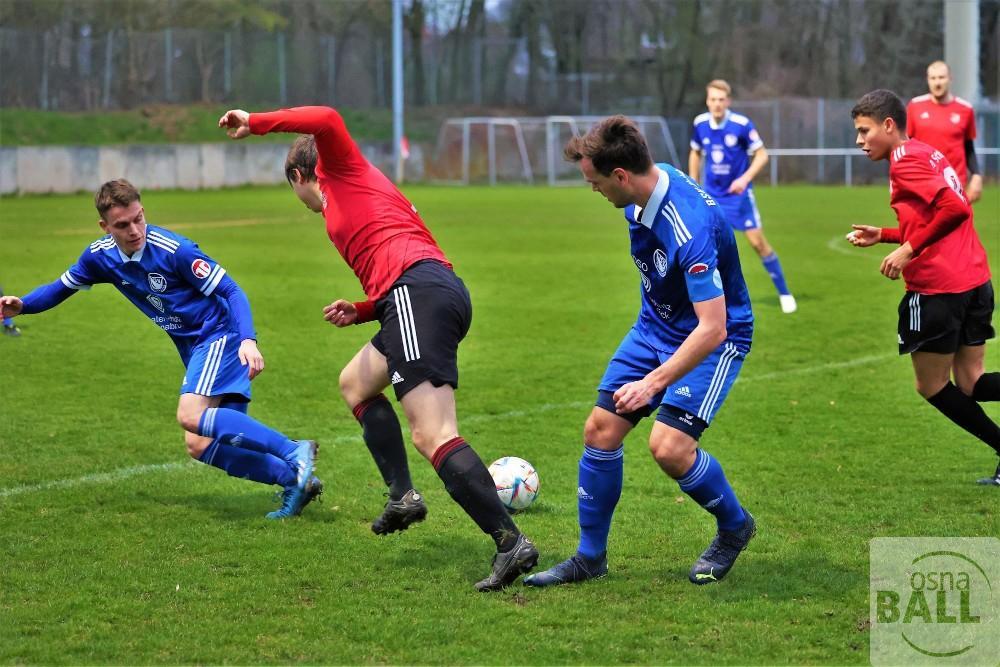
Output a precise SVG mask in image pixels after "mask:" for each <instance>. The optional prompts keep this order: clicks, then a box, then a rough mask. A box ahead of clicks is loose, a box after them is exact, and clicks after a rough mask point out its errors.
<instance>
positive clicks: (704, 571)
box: [688, 510, 757, 586]
mask: <svg viewBox="0 0 1000 667" xmlns="http://www.w3.org/2000/svg"><path fill="white" fill-rule="evenodd" d="M743 513H744V514H746V516H747V522H746V523H745V524H744V525H743V527H742V528H740V529H739V530H720V531H719V532H717V533H716V534H715V539H713V540H712V543H711V544H709V545H708V548H707V549H705V551H704V552H703V553H702V554H701V556H700V557H699V558H698V560H696V561H695V563H694V566H693V567H692V568H691V572H690V573H689V574H688V579H689V580H690V581H691V583H692V584H697V585H699V586H701V585H704V584H712V583H715V582H718V581H722V578H723V577H725V576H726V575H727V574H729V570H731V569H732V568H733V564H734V563H735V562H736V558H737V557H738V556H739V555H740V553H741V552H742V551H743V550H744V549H746V548H747V545H748V544H750V540H751V539H753V536H754V535H756V534H757V522H756V521H754V518H753V516H752V515H751V514H750V512H747V511H746V510H743Z"/></svg>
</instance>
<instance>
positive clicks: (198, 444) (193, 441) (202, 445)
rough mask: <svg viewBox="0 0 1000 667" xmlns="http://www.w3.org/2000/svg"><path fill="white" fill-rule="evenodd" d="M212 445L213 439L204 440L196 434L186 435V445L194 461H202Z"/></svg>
mask: <svg viewBox="0 0 1000 667" xmlns="http://www.w3.org/2000/svg"><path fill="white" fill-rule="evenodd" d="M211 444H212V439H211V438H203V437H201V436H198V435H195V434H194V433H185V434H184V445H185V447H187V453H188V456H190V457H191V458H193V459H201V455H202V454H204V453H205V450H206V449H208V447H209V445H211Z"/></svg>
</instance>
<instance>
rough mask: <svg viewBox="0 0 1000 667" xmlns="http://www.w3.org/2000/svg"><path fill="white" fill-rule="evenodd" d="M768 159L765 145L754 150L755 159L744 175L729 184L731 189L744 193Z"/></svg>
mask: <svg viewBox="0 0 1000 667" xmlns="http://www.w3.org/2000/svg"><path fill="white" fill-rule="evenodd" d="M768 159H769V158H768V155H767V149H765V148H764V147H763V146H761V147H760V148H758V149H757V150H756V151H754V154H753V159H752V160H751V161H750V166H749V167H747V170H746V171H745V172H743V175H742V176H740V177H739V178H737V179H734V180H733V182H732V183H731V184H730V185H729V191H730V192H731V193H733V194H735V195H738V194H742V193H743V191H744V190H746V189H747V188H748V187H749V186H750V184H751V183H752V182H753V179H755V178H757V174H759V173H760V170H761V169H763V168H764V165H766V164H767V161H768Z"/></svg>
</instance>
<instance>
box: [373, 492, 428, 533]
mask: <svg viewBox="0 0 1000 667" xmlns="http://www.w3.org/2000/svg"><path fill="white" fill-rule="evenodd" d="M425 518H427V505H426V504H425V503H424V497H423V496H422V495H420V492H419V491H417V490H416V489H410V490H409V491H407V492H406V493H404V494H403V497H402V498H400V499H399V500H393V499H392V498H390V499H389V502H387V503H386V504H385V509H384V510H382V516H380V517H378V518H377V519H375V521H373V522H372V532H373V533H375V534H376V535H388V534H389V533H395V532H396V531H397V530H406V529H407V528H409V527H410V524H413V523H418V522H420V521H423V520H424V519H425Z"/></svg>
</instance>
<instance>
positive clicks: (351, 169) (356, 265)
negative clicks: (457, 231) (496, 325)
mask: <svg viewBox="0 0 1000 667" xmlns="http://www.w3.org/2000/svg"><path fill="white" fill-rule="evenodd" d="M250 131H251V132H252V133H253V134H267V133H269V132H298V133H300V134H311V135H313V137H315V139H316V152H317V153H318V160H317V163H316V178H317V181H318V182H319V187H320V191H321V192H322V195H323V218H324V219H325V220H326V232H327V234H328V235H329V237H330V240H331V241H332V242H333V245H335V246H336V247H337V250H338V251H340V255H341V256H342V257H343V258H344V260H345V261H346V262H347V264H348V265H349V266H350V267H351V269H352V270H353V271H354V274H355V275H356V276H357V277H358V279H359V280H360V281H361V285H362V287H363V288H364V290H365V294H366V295H367V297H368V299H369V300H371V301H376V300H378V299H380V298H382V297H383V296H385V294H386V293H387V292H388V291H389V288H390V287H391V286H392V284H393V283H394V282H395V281H396V279H397V278H399V276H401V275H402V274H403V272H404V271H406V269H407V268H409V267H410V266H412V265H413V264H415V263H416V262H418V261H420V260H422V259H434V260H437V261H439V262H441V263H442V264H444V265H445V266H447V267H449V268H451V263H450V262H448V259H447V258H446V257H445V255H444V253H443V252H442V251H441V248H439V247H438V245H437V242H436V241H435V240H434V237H433V236H431V233H430V231H429V230H428V229H427V227H426V225H424V222H423V220H421V219H420V216H419V215H418V214H417V209H416V208H414V206H413V204H411V203H410V202H409V201H408V200H407V199H406V197H404V196H403V194H402V193H401V192H400V191H399V190H398V189H397V188H396V186H395V185H393V184H392V182H391V181H390V180H389V179H388V178H386V177H385V175H384V174H383V173H382V172H381V171H379V170H378V169H376V168H375V167H374V166H373V165H372V164H371V163H370V162H369V161H368V160H367V159H366V158H365V156H364V155H362V153H361V149H360V148H358V145H357V144H356V143H354V140H353V139H352V138H351V135H350V134H349V133H348V132H347V127H346V126H345V125H344V119H343V118H341V116H340V114H339V113H337V112H336V111H335V110H334V109H330V108H329V107H297V108H295V109H282V110H280V111H272V112H270V113H255V114H250Z"/></svg>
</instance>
